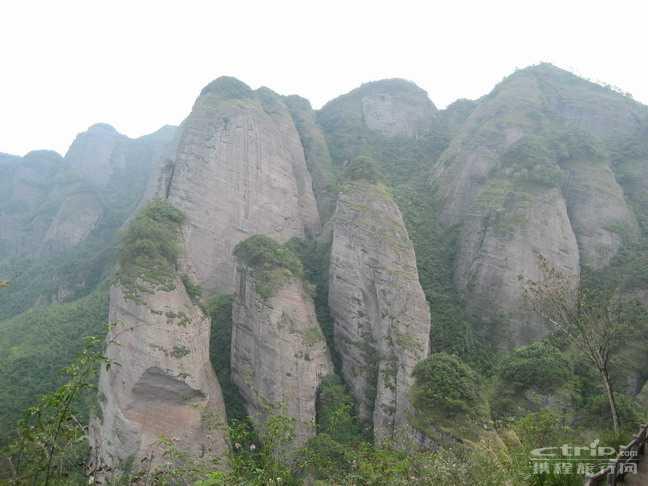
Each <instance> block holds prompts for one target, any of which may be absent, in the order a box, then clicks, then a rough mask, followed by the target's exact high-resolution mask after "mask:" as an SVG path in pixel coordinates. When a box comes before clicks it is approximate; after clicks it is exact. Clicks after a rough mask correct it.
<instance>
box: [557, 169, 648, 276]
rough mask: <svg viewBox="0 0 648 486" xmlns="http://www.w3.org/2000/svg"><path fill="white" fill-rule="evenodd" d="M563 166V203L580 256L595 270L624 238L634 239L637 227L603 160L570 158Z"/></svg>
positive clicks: (608, 262)
mask: <svg viewBox="0 0 648 486" xmlns="http://www.w3.org/2000/svg"><path fill="white" fill-rule="evenodd" d="M566 169H567V171H568V174H569V179H568V183H567V185H566V187H565V194H566V197H567V207H568V209H569V215H570V218H571V222H572V225H573V227H574V231H575V232H576V235H577V237H578V242H579V246H580V249H581V260H582V263H583V265H587V266H588V267H590V268H593V269H595V270H599V269H601V268H603V267H606V266H608V265H609V264H610V261H611V260H612V258H613V257H614V256H615V255H617V253H618V252H619V250H620V249H621V246H622V244H623V243H624V239H625V240H626V243H628V242H631V241H633V240H635V239H636V237H637V235H638V232H639V227H638V225H637V221H636V218H635V215H634V214H633V212H632V211H631V209H630V208H629V207H628V205H627V203H626V200H625V198H624V194H623V190H622V189H621V187H620V186H619V184H618V183H617V181H616V179H615V176H614V174H613V173H612V170H610V167H609V166H608V164H607V163H606V161H587V162H582V161H579V162H571V163H569V164H567V165H566Z"/></svg>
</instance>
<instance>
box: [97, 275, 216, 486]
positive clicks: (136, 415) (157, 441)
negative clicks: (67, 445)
mask: <svg viewBox="0 0 648 486" xmlns="http://www.w3.org/2000/svg"><path fill="white" fill-rule="evenodd" d="M174 286H175V288H174V289H173V290H160V289H158V290H156V291H154V292H152V293H143V294H140V297H139V298H137V299H133V298H132V297H129V295H128V293H127V292H126V291H125V290H124V288H122V287H120V286H115V287H113V288H112V289H111V293H110V316H109V319H110V322H111V323H112V328H111V331H110V333H109V335H108V338H107V342H108V346H107V350H106V357H107V358H108V359H109V360H110V368H109V369H107V370H106V369H102V372H101V375H100V380H99V406H100V408H101V413H100V415H99V417H98V418H97V420H95V422H94V423H93V424H92V427H91V431H90V436H91V447H92V448H93V451H92V454H93V461H94V464H93V466H94V467H95V468H97V476H98V477H108V478H111V477H119V473H120V472H123V471H124V470H126V469H127V468H128V467H129V465H130V468H131V469H132V471H133V472H135V473H137V472H138V471H140V470H149V469H151V470H154V469H155V468H156V467H157V466H159V465H160V464H161V463H162V462H163V461H166V459H165V457H164V453H165V451H168V448H169V445H168V444H165V442H164V441H165V440H166V441H170V444H172V446H173V447H175V448H177V450H179V451H181V452H183V453H188V454H189V455H190V457H192V459H193V460H196V461H201V460H202V461H205V462H208V461H209V462H210V463H212V462H213V461H217V462H220V466H221V468H226V467H227V463H228V460H227V451H228V445H227V430H226V429H227V421H226V417H225V412H224V410H225V406H224V403H223V398H222V395H221V390H220V386H219V384H218V381H217V379H216V376H215V374H214V370H213V368H212V366H211V363H210V361H209V332H210V325H211V324H210V322H209V320H208V319H207V317H206V316H205V315H204V313H203V312H202V311H201V310H200V309H199V308H198V307H197V306H196V305H195V304H193V303H192V302H191V299H190V298H189V296H188V295H187V292H186V291H185V288H184V285H183V283H182V281H181V280H180V278H177V277H176V278H175V282H174Z"/></svg>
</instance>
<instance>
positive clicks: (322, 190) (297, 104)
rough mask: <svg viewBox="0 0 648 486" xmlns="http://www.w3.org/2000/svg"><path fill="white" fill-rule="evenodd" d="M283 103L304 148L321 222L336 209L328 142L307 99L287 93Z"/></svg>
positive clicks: (333, 176)
mask: <svg viewBox="0 0 648 486" xmlns="http://www.w3.org/2000/svg"><path fill="white" fill-rule="evenodd" d="M284 102H285V103H286V106H287V107H288V109H289V110H290V114H291V115H292V117H293V120H294V121H295V127H296V128H297V131H298V132H299V137H300V138H301V143H302V145H303V147H304V155H305V157H306V165H307V166H308V171H309V172H310V174H311V178H312V179H313V192H314V194H315V198H316V199H317V208H318V209H319V214H320V220H321V222H322V225H324V224H325V223H326V221H328V220H329V218H330V217H331V216H332V215H333V212H334V211H335V200H336V197H337V194H336V189H335V169H334V167H333V160H332V159H331V154H330V153H329V149H328V144H327V142H326V138H325V137H324V133H323V132H322V130H321V128H320V126H319V125H318V123H317V117H316V114H315V112H314V111H313V109H312V107H311V105H310V103H309V102H308V100H306V99H304V98H301V97H299V96H287V97H285V98H284Z"/></svg>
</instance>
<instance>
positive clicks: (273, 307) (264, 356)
mask: <svg viewBox="0 0 648 486" xmlns="http://www.w3.org/2000/svg"><path fill="white" fill-rule="evenodd" d="M271 278H278V279H279V281H278V282H276V284H274V285H273V287H274V288H273V289H272V291H271V293H270V294H269V293H266V292H264V291H259V287H260V286H262V285H267V283H266V284H264V283H261V281H262V280H263V278H261V279H259V275H258V272H257V271H255V270H254V269H253V268H252V267H250V266H248V265H246V264H245V263H244V262H241V263H240V264H239V266H238V272H237V280H238V282H237V290H236V293H235V298H234V305H233V319H232V322H233V328H232V380H233V381H234V383H236V385H237V386H238V388H239V390H240V392H241V395H242V396H243V398H244V399H245V403H246V408H247V411H248V413H249V415H250V418H251V419H252V420H253V422H254V423H255V425H256V426H257V427H258V428H259V429H260V430H263V428H264V426H265V424H266V423H267V420H268V418H269V417H271V416H272V415H284V416H287V417H290V418H292V419H294V421H295V422H294V424H295V440H294V442H293V445H294V446H303V445H304V444H305V443H306V441H307V440H308V439H310V438H311V437H313V436H314V435H315V432H316V429H315V423H316V401H317V392H318V389H319V386H320V383H321V381H322V379H323V378H324V377H325V376H326V375H328V374H330V373H332V372H333V365H332V363H331V358H330V356H329V352H328V348H327V346H326V342H325V339H324V335H323V334H322V331H321V329H320V326H319V323H318V322H317V318H316V316H315V306H314V304H313V298H312V296H311V294H310V292H309V290H308V289H307V288H306V284H305V282H304V281H303V280H302V278H300V277H298V276H295V275H284V276H278V275H275V276H274V277H271Z"/></svg>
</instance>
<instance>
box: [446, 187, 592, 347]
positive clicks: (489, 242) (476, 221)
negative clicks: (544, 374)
mask: <svg viewBox="0 0 648 486" xmlns="http://www.w3.org/2000/svg"><path fill="white" fill-rule="evenodd" d="M496 184H501V185H503V187H504V188H503V189H499V188H498V189H497V191H500V190H502V191H506V200H504V201H502V202H501V203H502V207H501V208H497V209H493V208H492V207H474V208H473V209H472V211H471V215H470V216H468V217H466V220H465V222H464V227H463V230H462V233H461V239H460V246H459V251H458V257H457V269H456V276H455V279H456V285H457V288H458V289H459V291H460V292H461V293H462V294H463V295H464V297H465V301H466V306H467V310H468V312H469V313H470V314H471V315H472V316H473V317H474V319H476V320H477V321H478V322H481V323H482V325H481V326H480V328H481V332H482V333H483V334H484V337H488V338H490V339H492V341H493V342H494V343H498V346H499V347H500V348H502V349H510V348H512V347H514V346H519V345H523V344H528V343H530V342H532V341H535V340H537V339H541V338H543V337H545V336H546V335H547V334H548V332H549V329H547V328H546V327H545V325H544V324H543V321H542V319H540V318H539V316H537V315H536V314H535V313H534V312H533V311H532V309H531V308H530V306H529V304H528V303H527V302H526V300H525V298H524V283H523V282H526V281H541V280H542V279H543V278H544V274H543V270H542V268H541V266H540V265H539V260H538V257H539V256H543V257H544V258H546V259H547V260H548V261H549V262H551V264H552V265H553V266H555V268H556V269H558V270H559V271H561V272H562V273H563V274H565V275H570V276H574V275H576V276H578V274H579V272H580V266H579V252H578V245H577V242H576V237H575V235H574V232H573V230H572V227H571V224H570V221H569V217H568V214H567V207H566V204H565V200H564V198H563V197H562V195H561V194H560V192H559V191H558V190H557V189H541V190H534V191H522V192H516V191H515V189H513V188H511V187H509V188H508V189H507V188H506V183H505V182H503V181H501V180H499V181H494V182H492V183H491V185H487V186H486V188H485V189H484V194H486V193H489V194H492V193H493V192H495V185H496ZM489 191H490V192H489ZM482 202H483V203H484V204H485V201H483V200H482ZM491 202H492V201H491ZM520 277H522V280H520ZM576 281H577V279H576Z"/></svg>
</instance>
